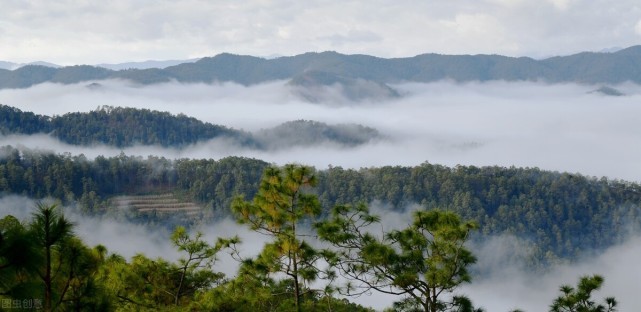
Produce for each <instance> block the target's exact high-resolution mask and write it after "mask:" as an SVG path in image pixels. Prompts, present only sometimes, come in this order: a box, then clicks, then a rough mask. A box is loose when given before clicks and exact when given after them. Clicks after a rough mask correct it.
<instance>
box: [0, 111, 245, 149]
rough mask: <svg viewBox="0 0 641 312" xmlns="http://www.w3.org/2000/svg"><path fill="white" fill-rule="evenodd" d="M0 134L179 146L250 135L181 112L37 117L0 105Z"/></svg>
mask: <svg viewBox="0 0 641 312" xmlns="http://www.w3.org/2000/svg"><path fill="white" fill-rule="evenodd" d="M0 122H1V123H0V133H3V134H35V133H47V134H48V133H51V134H52V135H53V136H54V137H56V138H58V139H60V140H61V141H63V142H65V143H69V144H74V145H91V144H96V143H101V144H106V145H111V146H116V147H127V146H133V145H135V144H142V145H161V146H165V147H166V146H183V145H187V144H193V143H196V142H199V141H205V140H209V139H213V138H218V137H220V138H228V139H230V140H234V141H237V142H238V143H239V144H243V145H251V144H253V142H252V139H251V136H250V135H249V134H247V133H244V132H242V131H239V130H234V129H230V128H227V127H223V126H219V125H213V124H210V123H203V122H201V121H199V120H197V119H196V118H193V117H187V116H185V115H182V114H181V115H177V116H174V115H171V114H169V113H167V112H158V111H151V110H148V109H134V108H121V107H109V106H105V107H101V108H99V109H96V110H94V111H91V112H88V113H67V114H64V115H62V116H54V117H51V118H50V117H47V116H40V115H35V114H33V113H31V112H23V111H21V110H19V109H17V108H14V107H10V106H6V105H0Z"/></svg>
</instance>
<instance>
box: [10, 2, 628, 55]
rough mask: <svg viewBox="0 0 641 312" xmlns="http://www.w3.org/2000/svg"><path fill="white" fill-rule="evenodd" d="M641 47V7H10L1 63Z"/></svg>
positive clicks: (482, 4)
mask: <svg viewBox="0 0 641 312" xmlns="http://www.w3.org/2000/svg"><path fill="white" fill-rule="evenodd" d="M640 41H641V3H640V2H639V1H637V0H618V1H606V0H456V1H446V0H394V1H391V0H372V1H347V0H346V1H321V0H310V1H289V0H271V1H266V0H251V1H204V0H171V1H168V0H165V1H148V0H140V1H129V0H113V1H78V0H58V1H46V0H30V1H24V0H3V1H2V10H0V60H3V61H11V62H31V61H48V62H53V63H57V64H61V65H72V64H98V63H118V62H125V61H144V60H150V59H153V60H168V59H188V58H194V57H203V56H212V55H215V54H218V53H221V52H231V53H237V54H249V55H256V56H272V55H295V54H299V53H304V52H309V51H325V50H334V51H338V52H341V53H348V54H354V53H362V54H370V55H376V56H381V57H404V56H413V55H417V54H421V53H428V52H435V53H446V54H478V53H496V54H502V55H510V56H531V57H536V58H541V57H547V56H552V55H565V54H572V53H575V52H579V51H601V50H603V49H610V48H613V47H628V46H631V45H636V44H638V43H639V42H640Z"/></svg>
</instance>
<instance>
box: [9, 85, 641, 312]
mask: <svg viewBox="0 0 641 312" xmlns="http://www.w3.org/2000/svg"><path fill="white" fill-rule="evenodd" d="M100 83H101V84H102V85H103V87H102V88H100V89H89V88H86V87H85V86H86V85H87V84H88V83H83V84H77V85H64V86H63V85H54V84H43V85H38V86H34V87H32V88H29V89H20V90H0V103H2V104H5V105H10V106H14V107H18V108H20V109H21V110H23V111H32V112H35V113H37V114H44V115H49V116H52V115H55V114H58V115H61V114H64V113H67V112H76V111H83V112H86V111H90V110H94V109H96V108H97V107H98V106H102V105H110V106H123V107H137V108H148V109H152V110H159V111H168V112H171V113H173V114H179V113H184V114H186V115H188V116H193V117H195V118H198V119H200V120H203V121H206V122H211V123H215V124H220V125H224V126H228V127H233V128H237V129H243V130H247V131H257V130H260V129H263V128H270V127H273V126H276V125H278V124H280V123H282V122H286V121H291V120H298V119H306V120H316V121H321V122H325V123H328V124H337V123H357V124H362V125H364V126H369V127H373V128H376V129H378V130H379V131H380V132H381V134H382V135H384V136H386V139H384V140H379V141H375V142H371V143H368V144H366V145H363V146H360V147H356V148H345V147H337V146H315V147H311V148H293V149H287V150H278V151H256V150H249V149H240V148H238V147H234V146H230V144H229V143H228V142H224V141H220V140H213V141H211V142H205V143H200V144H196V145H193V146H190V147H187V148H184V149H182V150H177V149H166V148H161V147H156V146H138V147H133V148H127V149H125V150H124V152H125V153H126V154H130V155H131V154H133V155H140V156H143V157H145V156H148V155H158V156H164V157H167V158H171V159H173V158H182V157H189V158H215V159H217V158H221V157H224V156H230V155H237V156H247V157H255V158H258V159H262V160H266V161H270V162H274V163H277V164H285V163H289V162H298V163H304V164H309V165H314V166H316V167H317V168H319V169H323V168H326V167H327V166H328V165H330V164H331V165H333V166H343V167H350V168H360V167H367V166H382V165H409V166H413V165H418V164H420V163H422V162H425V161H429V162H430V163H435V164H444V165H449V166H454V165H457V164H463V165H477V166H482V165H501V166H512V165H514V166H528V167H534V166H536V167H540V168H542V169H548V170H558V171H570V172H579V173H582V174H585V175H594V176H608V177H610V178H619V179H626V180H631V181H640V180H641V179H640V178H639V177H641V166H640V162H641V135H640V133H641V122H639V116H641V105H639V103H641V86H637V85H631V84H630V85H620V86H615V87H616V88H617V89H618V90H620V91H622V92H624V93H626V94H627V95H626V96H619V97H614V96H606V95H603V94H600V93H591V91H593V90H595V89H598V88H599V87H600V86H584V85H576V84H564V85H547V84H543V83H506V82H491V83H466V84H456V83H452V82H439V83H431V84H415V83H412V84H400V85H395V86H393V87H395V88H396V89H397V90H399V91H400V92H401V93H402V94H403V95H404V96H403V97H402V98H400V99H394V100H386V101H378V102H377V101H372V102H361V103H349V102H346V101H344V99H337V101H336V102H332V103H316V104H312V103H307V102H304V101H302V100H301V99H299V98H297V97H295V96H294V95H292V93H291V92H290V90H289V89H287V87H286V82H284V81H278V82H273V83H268V84H262V85H257V86H251V87H245V86H240V85H236V84H216V85H204V84H193V85H181V84H174V83H171V84H164V85H155V86H145V87H140V86H135V85H131V84H129V83H126V82H120V81H106V82H100ZM2 145H14V146H25V147H28V148H31V149H44V150H53V151H55V152H57V153H63V152H70V153H72V154H80V153H83V154H85V155H86V156H88V157H95V156H98V155H106V156H115V155H118V154H119V153H120V152H121V149H117V148H112V147H107V146H93V147H82V146H71V145H67V144H63V143H61V142H59V141H57V140H55V139H52V138H51V137H49V136H47V135H34V136H16V135H10V136H0V146H2ZM33 206H34V204H33V202H31V201H30V200H27V199H24V198H20V197H5V198H3V199H0V214H2V215H6V214H8V213H14V214H18V216H19V217H21V218H28V217H29V213H27V209H29V208H28V207H33ZM15 207H18V208H19V209H18V210H15V209H14V208H15ZM25 207H27V208H25ZM71 217H72V219H73V220H75V221H76V223H77V228H76V232H77V233H78V234H79V235H80V236H81V237H83V239H84V240H85V242H87V244H89V245H95V244H98V243H102V244H105V245H106V246H107V247H108V248H109V250H111V251H112V252H117V253H120V254H122V255H124V256H126V257H131V256H133V255H134V254H135V253H136V252H144V253H146V254H147V255H148V256H150V257H156V256H161V255H162V256H164V257H168V258H172V257H173V258H174V259H175V258H176V257H177V255H176V254H175V253H173V249H172V247H171V246H170V244H169V239H168V237H169V233H164V232H157V230H150V229H148V228H146V227H142V226H138V225H133V224H130V223H127V222H126V221H122V222H121V221H118V222H116V221H114V220H99V219H96V218H89V217H82V216H79V215H76V214H73V213H71ZM234 229H236V231H237V232H238V234H239V235H241V236H243V237H244V238H245V242H246V245H245V246H252V247H245V248H247V249H246V250H254V251H255V250H258V247H257V246H261V245H262V243H261V242H262V240H263V239H264V238H262V237H260V236H256V235H255V234H253V233H250V232H248V231H246V230H244V228H243V229H242V230H238V227H237V225H235V224H234V223H233V222H231V221H229V222H226V223H222V224H217V225H206V226H204V228H203V231H204V232H205V233H207V237H208V238H209V239H210V240H211V241H213V240H214V238H215V237H216V236H217V235H219V234H220V233H225V235H229V233H233V232H234ZM520 248H521V244H519V243H518V242H517V243H515V241H514V238H510V237H494V238H488V240H487V241H486V243H485V244H483V245H482V246H477V247H476V252H477V255H478V257H479V265H480V266H482V267H484V268H485V267H487V268H486V269H487V270H488V271H489V272H490V274H489V275H487V276H489V277H487V278H483V279H477V280H475V281H474V282H473V284H471V285H469V286H466V287H464V288H463V289H462V292H463V293H465V294H467V295H469V296H470V297H471V298H472V299H473V301H474V302H475V304H477V305H479V306H482V307H484V308H485V309H486V310H487V311H508V310H510V309H513V308H517V307H518V308H522V309H525V310H526V311H545V310H547V307H548V305H549V304H550V303H551V302H552V300H553V299H554V297H555V296H556V295H558V293H559V292H558V287H559V286H560V285H561V284H573V285H574V284H576V282H577V280H578V277H579V276H581V275H585V274H602V275H603V276H604V277H605V287H604V289H603V290H602V291H601V292H599V293H597V294H596V297H597V298H599V300H600V298H602V297H604V296H615V297H617V299H618V300H619V301H620V311H637V310H641V303H640V302H639V300H638V298H637V297H638V294H637V292H638V290H637V286H638V281H639V280H641V271H639V270H635V269H631V268H635V267H636V265H637V264H638V263H639V262H641V239H640V238H639V237H638V236H635V235H631V238H630V239H629V240H628V241H627V242H626V243H624V244H622V245H620V246H614V247H612V248H610V249H609V250H607V251H606V252H605V253H602V254H600V255H595V256H594V257H591V258H586V259H584V260H582V261H580V263H579V264H575V265H572V266H558V267H555V268H552V269H551V271H550V273H547V274H534V273H532V272H527V270H523V269H522V267H521V266H520V265H519V263H518V261H516V262H507V263H502V262H500V263H501V265H496V263H497V261H502V260H500V259H503V257H501V256H500V255H513V254H514V253H519V252H522V251H520ZM523 252H526V251H523ZM171 255H173V256H171ZM508 258H509V257H508ZM497 259H498V260H497ZM222 266H223V267H224V269H223V270H226V271H228V274H232V275H233V274H234V273H235V272H233V269H231V268H232V267H233V264H230V262H229V261H228V262H223V264H222ZM356 301H358V302H360V303H364V304H367V305H372V306H374V307H376V308H382V307H385V306H387V305H389V304H390V302H391V299H390V298H385V297H384V296H382V295H380V294H377V293H374V294H372V295H371V296H363V297H361V298H358V299H356Z"/></svg>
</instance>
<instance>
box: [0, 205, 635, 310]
mask: <svg viewBox="0 0 641 312" xmlns="http://www.w3.org/2000/svg"><path fill="white" fill-rule="evenodd" d="M62 209H63V211H64V213H65V216H66V217H68V218H69V219H70V220H72V221H73V222H74V223H75V228H74V230H75V233H76V234H78V235H79V236H80V237H81V238H82V239H83V241H84V242H85V243H86V244H87V245H89V246H95V245H96V244H103V245H105V246H106V247H107V249H108V250H109V252H111V253H118V254H120V255H122V256H124V257H126V258H127V259H130V258H131V257H132V256H134V255H135V254H137V253H144V254H145V255H146V256H148V257H150V258H156V257H163V258H165V259H168V260H172V261H175V260H176V259H178V258H179V256H180V255H179V254H178V253H177V251H176V250H175V248H174V247H172V246H171V243H170V241H169V236H170V234H169V233H168V232H166V231H163V230H159V228H158V227H154V228H152V227H148V226H143V225H137V224H133V223H130V222H128V221H125V220H119V221H117V220H114V219H113V218H99V217H90V216H84V215H81V214H79V213H77V212H76V210H75V209H74V208H72V207H63V208H62ZM372 210H373V212H374V213H376V214H379V215H381V217H382V220H383V222H384V223H385V226H386V228H387V229H389V228H393V227H402V226H406V225H407V223H405V224H402V223H403V222H409V220H410V217H409V216H408V215H405V214H397V213H393V212H389V210H386V208H381V207H376V205H374V206H373V207H372ZM34 211H35V202H34V201H33V200H31V199H28V198H25V197H21V196H13V195H12V196H5V197H3V198H0V216H5V215H8V214H11V215H14V216H16V217H17V218H19V219H21V220H25V221H27V220H30V218H31V214H32V213H33V212H34ZM199 230H201V231H202V232H203V233H204V234H205V239H206V240H207V241H209V242H210V243H213V242H215V240H216V238H217V237H229V236H232V235H239V236H240V237H241V239H242V240H243V243H242V244H241V245H239V247H240V249H241V252H242V254H243V256H253V255H256V254H257V253H258V251H259V250H260V249H261V248H262V246H263V244H264V242H265V241H266V238H265V236H263V235H260V234H257V233H255V232H251V231H249V230H248V229H247V227H246V226H241V225H237V224H236V223H235V222H234V221H232V220H225V221H222V222H219V223H216V224H203V225H201V226H200V228H199ZM523 246H526V244H522V242H520V241H519V240H518V239H517V238H515V237H511V236H495V237H488V238H487V239H486V240H485V241H484V242H482V243H480V244H478V245H474V246H471V248H472V249H473V251H474V253H475V255H476V256H477V258H478V263H477V265H478V267H477V268H478V269H479V270H481V271H483V272H484V273H485V274H484V276H486V277H478V276H476V277H473V280H472V283H471V284H468V285H466V286H464V287H462V288H461V289H460V290H459V291H458V292H457V293H459V294H465V295H467V296H468V297H470V298H471V299H472V300H473V302H474V304H475V305H476V306H479V307H483V308H484V309H485V311H488V312H495V311H497V312H501V311H503V312H507V311H511V310H513V309H515V308H520V309H522V310H524V311H530V312H538V311H547V310H548V306H549V305H550V304H551V303H552V301H553V300H554V298H556V297H557V296H558V295H559V294H560V292H559V286H560V285H562V284H570V285H572V286H574V285H576V282H577V281H578V278H579V277H580V276H583V275H587V274H600V275H602V276H603V277H604V278H605V284H604V287H603V289H602V290H600V291H598V292H596V293H594V294H593V299H596V300H597V301H598V302H602V299H603V298H604V297H609V296H614V297H616V299H617V300H618V301H619V311H640V310H641V302H640V301H639V300H638V281H639V280H641V271H639V270H636V269H635V268H636V267H637V265H638V263H640V262H641V236H638V235H630V237H629V238H628V240H627V241H626V242H624V243H622V244H621V245H618V246H613V247H611V248H609V249H608V250H606V251H605V252H603V253H601V254H599V255H594V256H586V257H585V258H584V259H581V260H579V261H578V263H573V264H572V265H557V266H555V267H552V268H550V270H549V271H547V272H546V273H541V272H532V271H531V270H527V269H524V266H523V263H522V262H521V260H522V257H521V256H526V255H527V254H528V250H527V248H526V247H523ZM236 268H237V266H236V262H234V260H232V259H230V258H229V256H226V255H225V254H224V253H221V254H220V261H219V262H218V263H217V264H216V265H215V267H214V269H215V270H217V271H220V272H224V273H225V274H227V276H234V275H235V274H236ZM398 299H399V298H398V297H393V296H389V295H383V294H380V293H377V292H373V293H371V294H370V295H362V296H361V297H358V298H350V300H352V301H355V302H358V303H360V304H363V305H366V306H371V307H374V308H376V309H378V310H383V309H384V308H385V307H389V306H390V305H391V303H392V302H393V301H394V300H398Z"/></svg>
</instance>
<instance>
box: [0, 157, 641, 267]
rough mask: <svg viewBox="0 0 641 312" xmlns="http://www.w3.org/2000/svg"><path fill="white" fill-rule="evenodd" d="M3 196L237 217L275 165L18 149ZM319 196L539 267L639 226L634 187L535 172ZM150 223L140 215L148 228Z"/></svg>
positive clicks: (341, 181) (434, 173)
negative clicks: (374, 209)
mask: <svg viewBox="0 0 641 312" xmlns="http://www.w3.org/2000/svg"><path fill="white" fill-rule="evenodd" d="M0 155H1V157H0V192H2V193H4V194H22V195H25V196H29V197H32V198H45V197H53V198H57V199H60V200H62V202H63V203H74V202H78V203H79V204H80V205H81V206H82V207H83V209H84V210H85V211H87V212H88V213H105V212H109V211H110V210H113V208H111V207H112V206H113V203H111V202H110V199H112V198H113V197H114V196H117V195H128V194H159V193H163V192H173V193H174V194H176V196H178V197H180V198H185V199H186V200H190V201H194V202H197V203H200V205H202V207H204V210H203V215H204V216H205V217H206V218H208V219H210V220H211V219H215V218H222V217H225V216H228V215H229V214H230V206H231V203H232V201H233V199H234V198H235V197H236V196H245V197H246V198H251V197H253V196H254V195H255V194H256V193H257V191H258V186H259V185H258V183H259V180H260V176H261V174H262V172H263V171H264V170H265V168H267V167H269V165H270V164H268V163H266V162H264V161H261V160H257V159H248V158H241V157H228V158H223V159H220V160H212V159H193V160H192V159H178V160H168V159H165V158H159V157H152V156H150V157H147V158H142V157H133V156H126V155H124V154H121V155H120V156H117V157H109V158H108V157H102V156H100V157H97V158H96V159H94V160H89V159H87V158H86V157H84V156H82V155H80V156H71V155H54V154H50V153H43V152H37V151H29V150H18V149H16V148H14V147H11V146H5V147H2V148H1V149H0ZM317 180H318V183H317V185H316V187H315V188H314V189H313V190H312V192H313V193H314V194H316V195H317V196H318V198H319V200H320V203H321V207H322V210H321V216H328V215H329V212H330V210H331V208H332V207H334V206H335V205H339V204H353V205H355V204H359V203H365V204H375V205H377V206H381V207H385V209H389V210H395V211H406V210H408V209H410V210H411V209H415V208H414V207H415V205H418V206H420V207H423V208H425V209H435V208H440V209H445V210H448V211H454V212H456V213H458V214H460V215H461V216H462V217H464V218H466V219H471V220H475V221H476V222H478V223H479V227H480V231H479V233H482V234H483V235H487V234H501V233H509V234H513V235H516V236H518V237H520V238H522V239H525V240H526V241H529V242H531V243H532V245H533V246H535V249H536V250H535V255H534V257H535V258H537V259H538V260H539V261H542V262H543V263H544V262H547V261H556V260H558V259H559V258H563V259H573V258H575V257H577V256H578V255H579V254H580V252H581V251H582V250H594V249H596V250H600V249H603V248H606V247H608V246H611V245H613V244H615V243H617V242H620V241H621V240H623V238H624V236H625V235H626V233H627V231H628V230H630V229H631V228H632V229H635V228H638V227H639V224H640V221H641V214H640V210H639V206H640V205H641V186H640V185H638V184H636V183H630V182H625V181H618V180H610V179H607V178H596V177H587V176H582V175H580V174H570V173H560V172H550V171H543V170H540V169H537V168H513V167H510V168H505V167H497V166H492V167H474V166H457V167H453V168H452V167H446V166H441V165H434V164H429V163H423V164H421V165H418V166H413V167H402V166H394V167H379V168H361V169H358V170H355V169H343V168H340V167H330V168H326V169H322V170H318V172H317ZM147 217H148V216H146V215H141V216H137V218H138V219H140V220H142V221H145V220H147V219H146V218H147Z"/></svg>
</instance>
